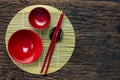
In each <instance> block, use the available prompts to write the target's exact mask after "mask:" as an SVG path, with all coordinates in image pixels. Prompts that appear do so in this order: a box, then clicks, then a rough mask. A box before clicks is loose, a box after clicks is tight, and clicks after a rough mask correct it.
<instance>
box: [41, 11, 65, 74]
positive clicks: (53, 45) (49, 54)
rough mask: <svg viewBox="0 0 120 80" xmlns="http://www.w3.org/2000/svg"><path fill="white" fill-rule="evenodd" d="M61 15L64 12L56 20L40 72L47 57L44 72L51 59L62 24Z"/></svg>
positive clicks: (62, 15)
mask: <svg viewBox="0 0 120 80" xmlns="http://www.w3.org/2000/svg"><path fill="white" fill-rule="evenodd" d="M63 17H64V14H63V13H62V14H61V15H60V18H59V21H58V23H57V26H56V28H55V32H54V34H53V38H52V40H51V43H50V45H49V48H48V51H47V54H46V56H45V59H44V62H43V65H42V68H41V71H40V73H42V72H43V70H44V68H45V65H46V62H47V59H48V62H47V65H46V70H45V74H47V71H48V68H49V64H50V61H51V58H52V54H53V51H54V48H55V44H56V40H57V36H58V33H59V31H60V27H61V24H62V20H63Z"/></svg>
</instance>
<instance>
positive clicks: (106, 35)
mask: <svg viewBox="0 0 120 80" xmlns="http://www.w3.org/2000/svg"><path fill="white" fill-rule="evenodd" d="M33 4H48V5H51V6H54V7H56V8H58V9H61V10H63V11H64V12H65V14H66V15H67V16H68V17H69V19H70V20H71V22H72V24H73V26H74V29H75V34H76V46H75V47H76V48H75V51H74V54H73V56H72V58H71V59H70V61H69V62H68V63H67V65H65V66H64V67H63V68H62V69H61V70H59V71H58V72H56V73H53V74H50V75H47V76H39V75H32V74H29V73H26V72H24V71H22V70H21V69H19V68H18V67H16V66H15V65H14V64H13V63H12V61H11V60H10V58H9V56H8V54H7V51H6V48H5V41H4V40H5V32H6V29H7V26H8V24H9V21H10V20H11V19H12V17H13V16H14V15H15V14H16V13H17V12H18V11H19V10H21V9H22V8H24V7H26V6H29V5H33ZM118 25H120V3H114V2H98V1H80V0H71V1H69V0H66V1H58V0H51V1H48V0H44V1H43V0H31V1H30V0H1V1H0V80H120V34H119V33H118V32H117V30H116V26H118Z"/></svg>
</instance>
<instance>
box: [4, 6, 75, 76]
mask: <svg viewBox="0 0 120 80" xmlns="http://www.w3.org/2000/svg"><path fill="white" fill-rule="evenodd" d="M36 7H44V8H46V9H47V10H48V11H49V12H50V14H51V23H50V25H49V26H48V28H47V29H45V30H36V29H34V28H33V27H32V26H31V25H30V24H29V22H28V15H29V12H30V11H31V10H32V9H33V8H36ZM59 16H60V10H58V9H56V8H54V7H51V6H47V5H34V6H30V7H26V8H24V9H22V10H21V11H19V12H18V13H17V14H16V15H15V16H14V17H13V18H12V20H11V21H10V23H9V25H8V28H7V31H6V37H5V40H6V48H7V51H8V45H7V44H8V40H9V38H10V36H11V35H12V34H13V33H14V32H16V31H17V30H20V29H29V30H33V31H34V32H36V33H37V34H39V35H40V37H41V39H42V41H43V51H42V55H41V56H40V58H39V59H38V60H37V61H35V62H33V63H30V64H20V63H17V62H15V61H14V60H12V61H13V62H14V63H15V64H16V65H17V66H18V67H19V68H21V69H22V70H24V71H26V72H29V73H32V74H40V68H41V66H42V63H43V60H44V57H45V55H46V52H47V49H48V46H49V44H50V41H51V40H50V39H49V31H50V29H51V28H53V27H55V26H56V24H57V22H58V18H59ZM61 28H62V29H63V37H62V40H61V41H60V42H58V43H57V44H56V47H55V49H54V53H53V56H52V60H51V64H50V67H49V70H48V74H49V73H53V72H55V71H57V70H59V69H61V68H62V67H63V66H64V65H65V64H66V63H67V61H68V60H69V59H70V57H71V55H72V53H73V50H74V46H75V33H74V30H73V26H72V24H71V23H70V21H69V19H68V18H67V16H64V19H63V23H62V26H61ZM11 59H12V58H11Z"/></svg>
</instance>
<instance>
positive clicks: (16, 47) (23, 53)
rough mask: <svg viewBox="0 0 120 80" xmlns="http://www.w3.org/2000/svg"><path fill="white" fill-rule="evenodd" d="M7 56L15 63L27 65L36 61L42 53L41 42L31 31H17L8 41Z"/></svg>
mask: <svg viewBox="0 0 120 80" xmlns="http://www.w3.org/2000/svg"><path fill="white" fill-rule="evenodd" d="M8 51H9V55H10V56H11V58H12V59H13V60H15V61H16V62H19V63H22V64H27V63H31V62H34V61H36V60H37V59H38V58H39V57H40V55H41V53H42V41H41V39H40V37H39V36H38V35H37V34H36V33H35V32H33V31H31V30H25V29H23V30H18V31H17V32H15V33H13V34H12V36H11V37H10V39H9V41H8Z"/></svg>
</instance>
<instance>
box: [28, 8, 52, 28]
mask: <svg viewBox="0 0 120 80" xmlns="http://www.w3.org/2000/svg"><path fill="white" fill-rule="evenodd" d="M35 9H44V10H45V11H46V12H47V13H48V15H49V22H48V24H47V25H46V26H45V27H42V28H38V27H34V26H33V25H32V23H31V21H30V15H31V14H32V13H33V11H34V10H35ZM28 21H29V24H30V25H31V26H32V27H33V28H35V29H38V30H43V29H45V28H47V27H48V26H49V25H50V22H51V15H50V12H49V11H48V9H47V8H45V7H35V8H33V9H32V10H31V11H30V13H29V14H28Z"/></svg>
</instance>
